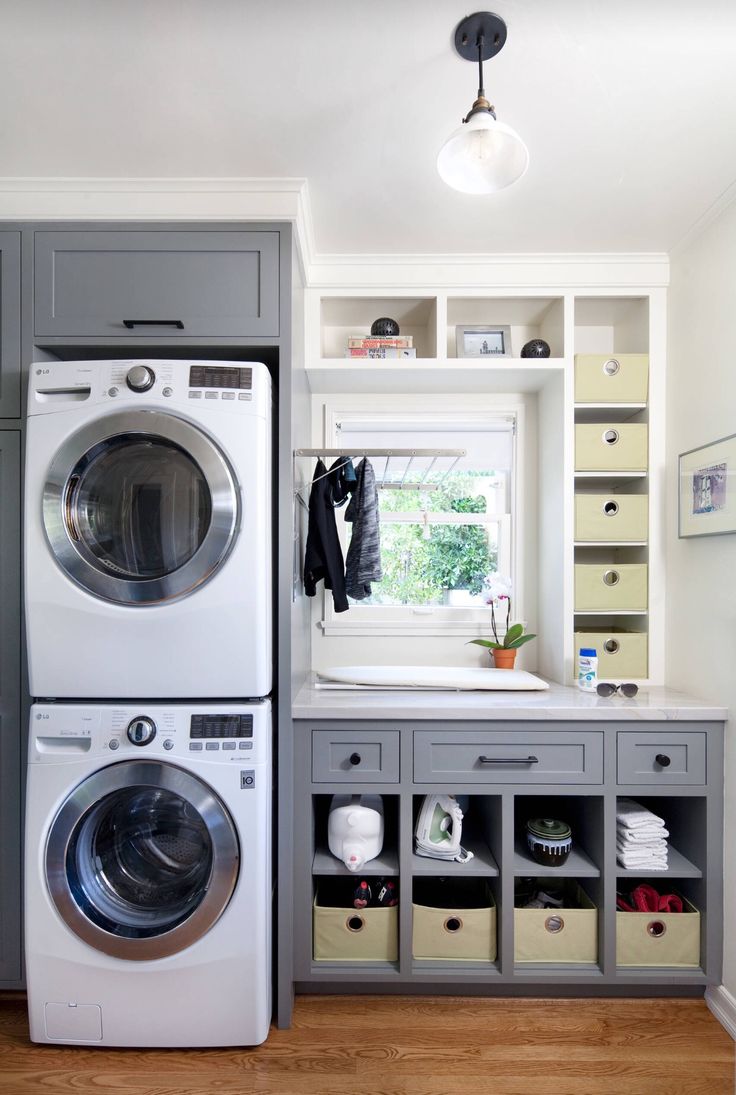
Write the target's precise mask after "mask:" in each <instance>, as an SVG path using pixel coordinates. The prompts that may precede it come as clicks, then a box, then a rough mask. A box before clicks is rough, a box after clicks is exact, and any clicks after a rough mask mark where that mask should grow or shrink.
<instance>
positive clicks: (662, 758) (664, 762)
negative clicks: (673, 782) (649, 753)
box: [654, 753, 672, 768]
mask: <svg viewBox="0 0 736 1095" xmlns="http://www.w3.org/2000/svg"><path fill="white" fill-rule="evenodd" d="M654 759H655V760H656V762H657V764H658V765H659V767H660V768H669V766H670V764H672V761H671V760H670V758H669V757H668V756H667V754H666V753H657V755H656V757H655V758H654Z"/></svg>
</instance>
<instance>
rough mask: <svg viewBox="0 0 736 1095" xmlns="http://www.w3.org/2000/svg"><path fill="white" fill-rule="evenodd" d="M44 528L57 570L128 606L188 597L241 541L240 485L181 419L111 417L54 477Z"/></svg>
mask: <svg viewBox="0 0 736 1095" xmlns="http://www.w3.org/2000/svg"><path fill="white" fill-rule="evenodd" d="M43 509H44V524H45V527H46V534H47V537H48V540H49V543H50V545H51V548H52V551H53V552H54V554H55V556H56V558H57V560H58V562H59V563H60V565H61V566H62V567H63V568H64V570H65V571H66V572H67V573H68V574H69V575H70V577H72V578H73V579H74V581H76V582H77V583H78V584H79V585H81V586H83V587H84V588H85V589H87V590H88V591H89V592H91V593H94V594H96V595H97V596H100V597H103V598H104V599H106V600H110V601H115V602H118V603H123V604H136V605H145V604H155V603H160V602H161V601H166V600H171V599H174V598H176V597H181V596H185V595H186V594H187V593H189V592H191V591H192V590H193V589H195V588H196V587H198V586H200V585H201V584H202V583H203V582H205V581H206V580H207V579H208V578H210V577H211V576H212V575H213V574H214V572H215V571H216V570H217V568H218V567H219V566H220V565H221V563H222V562H223V561H224V559H225V558H226V557H227V555H228V553H229V551H230V549H231V547H232V545H233V542H234V539H235V536H236V534H237V530H238V525H239V519H240V508H239V499H238V491H237V488H236V484H235V478H234V475H233V473H232V471H231V469H230V466H229V464H228V462H227V460H226V459H225V457H224V456H223V454H222V453H221V452H220V450H219V448H217V446H216V445H215V444H214V442H213V441H211V440H210V439H209V438H208V437H206V435H205V434H203V433H202V432H201V431H200V430H198V429H196V428H195V427H194V426H192V425H191V424H190V423H188V422H185V421H183V420H182V419H177V418H175V417H173V416H172V415H165V414H160V413H157V412H154V411H148V412H147V411H134V412H129V413H123V414H118V415H110V416H108V417H106V418H104V419H101V420H100V421H99V422H97V423H94V424H93V425H92V426H90V427H87V428H86V429H85V430H82V431H80V432H79V433H78V434H75V435H74V436H73V437H72V438H70V439H69V440H68V441H67V442H66V443H65V444H64V446H63V447H62V449H60V450H59V452H58V453H57V455H56V457H55V458H54V461H53V463H52V465H51V468H50V469H49V474H48V477H47V482H46V487H45V491H44V503H43Z"/></svg>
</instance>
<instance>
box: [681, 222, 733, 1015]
mask: <svg viewBox="0 0 736 1095" xmlns="http://www.w3.org/2000/svg"><path fill="white" fill-rule="evenodd" d="M669 317H670V318H669V338H668V344H669V359H668V365H667V415H668V418H667V466H668V484H667V486H668V491H667V501H668V505H667V536H666V553H667V595H666V605H667V650H666V678H667V683H668V684H669V685H670V686H672V687H675V688H678V689H680V690H682V691H684V692H689V693H691V694H693V695H695V696H700V697H702V698H704V699H708V700H709V701H713V702H715V703H717V704H719V705H723V706H726V707H728V708H729V709H730V712H731V718H732V719H733V718H734V717H736V581H735V580H734V574H735V573H736V534H731V535H726V536H708V537H703V538H698V539H691V540H678V539H677V455H678V453H681V452H686V451H687V450H688V449H692V448H696V447H697V446H699V445H702V444H704V443H707V442H709V441H715V440H717V439H718V438H721V437H725V436H728V435H729V434H733V433H734V432H736V356H735V355H734V345H735V344H736V204H732V205H731V206H730V207H729V208H727V209H726V210H725V211H724V212H723V213H722V214H721V215H720V216H719V217H718V219H717V220H716V221H714V222H713V223H712V224H710V225H709V226H708V228H707V229H706V230H705V231H704V232H703V233H702V234H701V235H700V236H699V237H698V238H697V239H696V240H695V241H694V242H691V243H690V244H689V245H688V246H687V248H686V249H685V250H683V251H682V252H681V253H679V254H676V255H675V256H674V257H673V259H672V266H671V288H670V299H669ZM729 471H730V472H731V476H730V480H731V481H730V483H729V488H728V489H729V490H731V491H733V490H736V469H729ZM734 791H736V746H735V744H734V741H733V729H730V730H729V729H728V728H727V733H726V823H725V837H726V848H725V906H726V912H725V932H724V935H725V940H724V942H725V955H724V960H725V964H724V974H723V982H724V985H725V987H726V989H727V990H728V991H729V992H730V993H732V994H733V995H736V937H735V936H734V933H733V931H732V930H730V929H731V926H732V925H733V923H734V916H735V915H736V839H735V837H734V832H735V830H736V794H734Z"/></svg>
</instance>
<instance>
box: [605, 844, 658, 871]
mask: <svg viewBox="0 0 736 1095" xmlns="http://www.w3.org/2000/svg"><path fill="white" fill-rule="evenodd" d="M616 859H617V861H618V862H619V863H620V864H621V866H622V867H626V868H631V867H636V868H638V867H646V869H647V870H652V871H666V870H667V856H666V854H665V855H661V854H652V855H646V856H644V855H639V854H637V855H634V854H633V853H631V852H622V851H621V850H620V849H617V850H616Z"/></svg>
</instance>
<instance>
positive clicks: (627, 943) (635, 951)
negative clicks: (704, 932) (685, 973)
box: [616, 897, 700, 969]
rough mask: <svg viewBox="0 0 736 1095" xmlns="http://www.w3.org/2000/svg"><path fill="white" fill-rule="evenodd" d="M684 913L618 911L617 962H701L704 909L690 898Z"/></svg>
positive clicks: (686, 964)
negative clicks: (692, 902) (701, 910)
mask: <svg viewBox="0 0 736 1095" xmlns="http://www.w3.org/2000/svg"><path fill="white" fill-rule="evenodd" d="M682 905H683V911H682V912H681V913H653V912H651V913H650V912H618V911H617V912H616V965H618V966H682V967H686V968H688V969H692V968H693V967H695V968H697V967H699V966H700V913H699V912H698V910H697V909H696V908H695V906H694V905H693V904H691V903H690V902H689V901H688V900H687V899H686V898H684V897H683V899H682Z"/></svg>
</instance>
